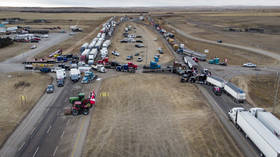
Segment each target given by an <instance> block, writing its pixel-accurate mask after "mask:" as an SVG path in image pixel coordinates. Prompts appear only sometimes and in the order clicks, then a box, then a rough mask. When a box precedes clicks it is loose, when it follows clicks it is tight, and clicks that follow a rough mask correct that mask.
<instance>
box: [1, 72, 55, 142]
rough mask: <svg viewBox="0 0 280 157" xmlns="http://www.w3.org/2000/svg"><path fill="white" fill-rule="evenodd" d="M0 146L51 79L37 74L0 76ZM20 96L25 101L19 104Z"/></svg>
mask: <svg viewBox="0 0 280 157" xmlns="http://www.w3.org/2000/svg"><path fill="white" fill-rule="evenodd" d="M0 80H1V82H2V83H1V84H0V93H1V95H0V99H1V103H0V107H1V110H0V130H1V134H0V145H2V144H3V142H4V141H5V140H6V138H7V137H8V136H9V135H10V134H11V133H12V131H13V130H14V129H15V127H16V126H17V125H18V124H19V123H20V122H21V120H22V118H24V117H25V115H26V114H27V113H28V112H29V110H30V109H31V108H32V107H33V105H35V103H36V102H37V101H38V100H39V98H40V97H41V96H42V94H43V93H44V92H45V89H46V87H47V85H48V84H49V83H51V81H52V79H51V77H50V76H46V75H42V74H39V73H10V74H1V75H0ZM21 96H25V97H26V101H25V102H24V103H21Z"/></svg>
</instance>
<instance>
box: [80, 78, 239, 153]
mask: <svg viewBox="0 0 280 157" xmlns="http://www.w3.org/2000/svg"><path fill="white" fill-rule="evenodd" d="M100 92H101V93H102V92H103V93H104V92H105V93H106V94H105V95H106V96H104V95H103V96H100V95H99V96H98V98H97V102H98V106H97V107H96V109H95V111H94V113H93V116H92V121H91V126H90V128H89V131H88V136H87V144H86V147H87V148H86V149H85V151H84V154H83V156H122V157H123V156H242V155H241V154H240V153H239V152H238V151H237V149H236V147H235V146H234V145H233V143H232V141H231V139H230V138H228V136H227V134H226V133H225V132H224V130H223V129H222V128H221V126H220V123H219V122H218V121H217V120H216V118H215V116H214V114H213V113H212V111H211V110H210V109H209V107H208V105H207V103H206V102H205V101H203V97H202V96H201V94H200V92H199V90H198V89H197V88H196V87H195V86H193V85H191V84H181V83H180V82H179V78H178V77H177V76H173V75H150V74H137V75H124V76H118V77H113V78H109V79H106V80H105V81H104V82H103V84H102V87H101V89H100Z"/></svg>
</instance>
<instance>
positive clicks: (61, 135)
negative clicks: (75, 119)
mask: <svg viewBox="0 0 280 157" xmlns="http://www.w3.org/2000/svg"><path fill="white" fill-rule="evenodd" d="M63 135H64V130H63V132H62V134H61V136H60V138H63Z"/></svg>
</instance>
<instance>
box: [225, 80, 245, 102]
mask: <svg viewBox="0 0 280 157" xmlns="http://www.w3.org/2000/svg"><path fill="white" fill-rule="evenodd" d="M224 91H225V92H226V93H227V94H229V95H231V96H232V97H233V99H234V101H235V102H241V103H242V102H244V101H245V100H246V93H245V92H244V91H243V90H242V89H240V88H238V87H237V86H236V85H234V84H232V83H230V82H227V83H226V84H225V86H224Z"/></svg>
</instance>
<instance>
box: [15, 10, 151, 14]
mask: <svg viewBox="0 0 280 157" xmlns="http://www.w3.org/2000/svg"><path fill="white" fill-rule="evenodd" d="M20 12H35V13H127V14H133V13H137V14H143V13H149V12H146V11H82V10H81V11H78V10H53V11H50V10H29V11H27V10H24V11H20Z"/></svg>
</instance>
